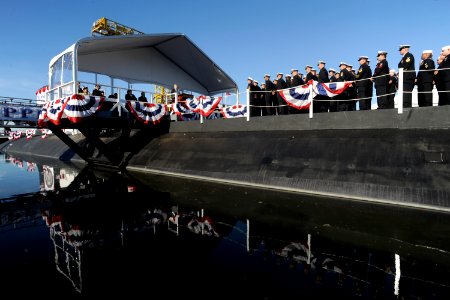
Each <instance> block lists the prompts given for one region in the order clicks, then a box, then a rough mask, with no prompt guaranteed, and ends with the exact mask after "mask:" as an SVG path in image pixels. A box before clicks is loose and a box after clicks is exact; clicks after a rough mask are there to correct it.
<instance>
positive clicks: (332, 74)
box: [328, 68, 336, 82]
mask: <svg viewBox="0 0 450 300" xmlns="http://www.w3.org/2000/svg"><path fill="white" fill-rule="evenodd" d="M328 75H329V76H330V82H336V76H335V75H336V70H335V69H333V68H330V69H329V70H328Z"/></svg>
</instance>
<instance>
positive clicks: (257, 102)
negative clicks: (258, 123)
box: [250, 80, 262, 117]
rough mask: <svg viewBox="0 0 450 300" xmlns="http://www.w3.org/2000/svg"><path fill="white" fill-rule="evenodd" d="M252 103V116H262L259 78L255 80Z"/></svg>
mask: <svg viewBox="0 0 450 300" xmlns="http://www.w3.org/2000/svg"><path fill="white" fill-rule="evenodd" d="M250 104H251V105H252V107H251V108H250V116H252V117H260V116H261V107H260V106H261V105H262V103H261V88H260V87H259V82H258V81H257V80H253V93H252V98H251V99H250Z"/></svg>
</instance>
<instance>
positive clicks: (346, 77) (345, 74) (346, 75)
mask: <svg viewBox="0 0 450 300" xmlns="http://www.w3.org/2000/svg"><path fill="white" fill-rule="evenodd" d="M347 66H348V64H347V63H345V62H341V63H340V64H339V68H340V69H341V71H340V72H339V79H338V81H339V82H345V81H351V80H352V76H351V74H350V72H349V71H348V70H347ZM349 97H350V95H349V93H348V91H347V90H346V91H344V92H342V93H341V94H339V95H337V96H335V97H334V99H336V100H348V99H349ZM348 110H350V103H349V102H348V101H338V102H337V110H336V111H348Z"/></svg>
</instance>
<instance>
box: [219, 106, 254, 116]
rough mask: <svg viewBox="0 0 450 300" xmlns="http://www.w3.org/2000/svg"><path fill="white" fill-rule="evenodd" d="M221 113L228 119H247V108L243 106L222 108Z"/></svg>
mask: <svg viewBox="0 0 450 300" xmlns="http://www.w3.org/2000/svg"><path fill="white" fill-rule="evenodd" d="M220 112H221V113H222V116H223V117H224V118H226V119H231V118H240V117H246V116H247V106H246V105H242V104H238V105H233V106H228V107H224V108H222V109H221V110H220Z"/></svg>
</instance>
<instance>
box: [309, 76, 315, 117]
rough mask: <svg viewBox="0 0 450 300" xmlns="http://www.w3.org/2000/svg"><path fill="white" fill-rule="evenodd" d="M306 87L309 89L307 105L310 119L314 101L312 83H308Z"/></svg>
mask: <svg viewBox="0 0 450 300" xmlns="http://www.w3.org/2000/svg"><path fill="white" fill-rule="evenodd" d="M308 89H309V95H308V101H309V103H311V104H310V105H309V118H310V119H312V117H313V102H314V101H313V85H312V84H310V85H309V88H308Z"/></svg>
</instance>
